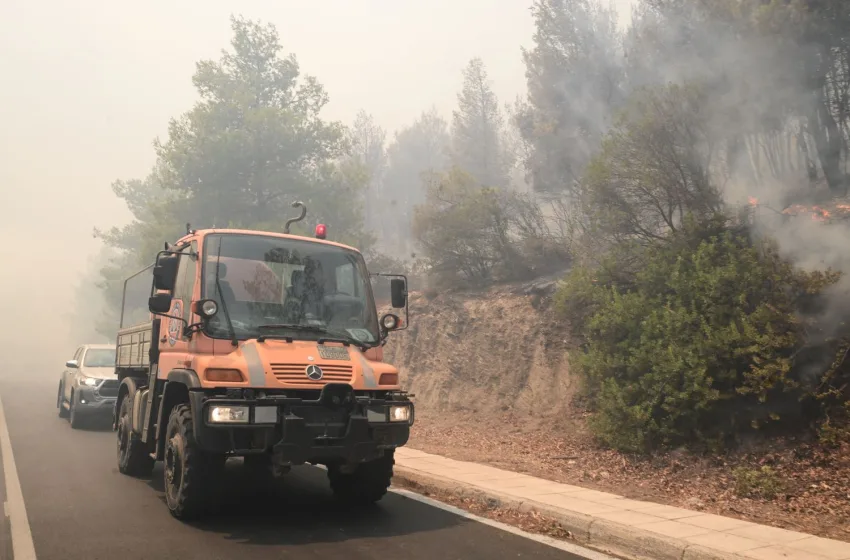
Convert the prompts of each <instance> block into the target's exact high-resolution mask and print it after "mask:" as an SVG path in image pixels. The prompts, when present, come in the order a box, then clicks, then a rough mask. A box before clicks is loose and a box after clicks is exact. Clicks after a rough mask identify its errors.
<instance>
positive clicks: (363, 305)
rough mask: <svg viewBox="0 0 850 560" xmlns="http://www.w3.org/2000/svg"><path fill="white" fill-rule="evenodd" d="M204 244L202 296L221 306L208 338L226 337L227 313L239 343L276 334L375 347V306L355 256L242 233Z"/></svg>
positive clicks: (210, 237) (211, 237)
mask: <svg viewBox="0 0 850 560" xmlns="http://www.w3.org/2000/svg"><path fill="white" fill-rule="evenodd" d="M204 245H205V246H204V252H203V254H204V255H205V256H204V263H203V279H204V281H203V286H202V296H201V297H203V298H208V299H214V300H216V301H217V302H218V303H219V311H218V313H217V314H216V315H215V316H214V317H213V318H212V319H211V320H210V321H209V323H208V325H207V331H206V332H207V334H208V335H209V336H212V337H215V338H230V336H231V333H230V329H229V326H228V322H227V318H226V316H225V310H226V312H227V315H229V316H230V322H231V323H232V325H233V331H234V333H235V335H236V337H237V338H239V339H245V338H255V337H257V336H260V335H266V336H269V335H272V336H273V335H281V336H288V337H292V338H300V339H318V338H322V337H323V336H324V337H340V338H346V339H352V340H353V341H357V342H360V343H362V344H366V345H371V344H375V343H377V342H378V340H379V333H378V319H377V316H376V314H375V304H374V300H373V299H372V292H371V287H370V284H369V282H368V278H369V276H368V272H367V271H366V264H365V262H364V261H363V257H362V256H361V255H360V254H359V253H357V252H355V251H351V250H348V249H343V248H341V247H335V246H333V245H326V244H323V243H315V242H311V241H300V240H297V239H285V238H279V237H271V236H261V235H245V234H211V235H208V236H207V237H206V240H205V242H204ZM216 264H218V266H216ZM216 270H218V281H216ZM222 301H223V304H224V305H222ZM299 327H301V328H299ZM303 327H311V328H306V329H305V328H303Z"/></svg>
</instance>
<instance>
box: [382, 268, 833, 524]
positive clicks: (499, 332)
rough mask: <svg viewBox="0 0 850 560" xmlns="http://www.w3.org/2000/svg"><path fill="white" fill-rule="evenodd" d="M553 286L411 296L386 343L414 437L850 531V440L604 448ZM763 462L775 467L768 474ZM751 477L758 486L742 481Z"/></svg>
mask: <svg viewBox="0 0 850 560" xmlns="http://www.w3.org/2000/svg"><path fill="white" fill-rule="evenodd" d="M554 287H555V286H554V282H552V281H540V282H537V283H535V284H532V285H522V286H517V285H515V286H507V287H499V288H495V289H492V290H489V291H486V292H479V293H454V294H441V295H439V296H436V297H432V298H427V297H425V296H424V295H422V294H413V295H412V296H411V319H410V322H411V324H410V328H409V329H408V330H406V331H403V332H399V333H396V334H395V335H394V336H392V337H391V341H390V342H389V343H388V344H387V346H386V348H385V351H386V358H387V359H388V361H390V362H391V363H394V364H396V365H397V366H399V368H400V370H401V375H402V380H403V381H402V384H403V386H404V387H405V388H406V389H408V390H409V391H411V392H412V393H414V394H415V395H416V398H415V401H416V404H417V423H416V426H414V429H413V433H412V434H411V441H410V445H411V446H412V447H414V448H417V449H422V450H424V451H428V452H431V453H438V454H441V455H445V456H448V457H452V458H454V459H458V460H464V461H476V462H481V463H487V464H491V465H493V466H496V467H499V468H504V469H508V470H513V471H517V472H524V473H528V474H531V475H534V476H539V477H543V478H548V479H551V480H556V481H559V482H565V483H568V484H575V485H578V486H585V487H588V488H596V489H599V490H602V491H607V492H613V493H617V494H620V495H623V496H627V497H630V498H635V499H642V500H648V501H654V502H659V503H666V504H671V505H676V506H680V507H686V508H689V509H695V510H700V511H705V512H710V513H716V514H720V515H726V516H731V517H738V518H742V519H747V520H750V521H754V522H757V523H765V524H770V525H774V526H778V527H785V528H789V529H793V530H797V531H804V532H808V533H813V534H817V535H821V536H826V537H831V538H837V539H842V540H846V541H850V491H848V488H850V446H845V447H843V448H840V449H827V448H824V447H823V446H821V445H819V444H818V443H817V442H816V441H814V440H813V439H812V438H811V437H798V438H796V439H787V440H782V441H779V440H774V441H760V442H750V443H749V444H747V445H746V446H743V445H742V447H741V448H739V449H738V450H736V451H734V452H730V453H728V454H726V455H723V456H715V455H694V454H691V453H688V452H686V451H684V450H677V451H674V452H670V453H664V454H658V455H656V456H654V457H651V458H647V457H636V456H632V455H626V454H622V453H618V452H616V451H612V450H610V449H603V448H600V447H599V446H598V445H597V444H596V442H595V440H594V439H593V437H592V436H591V434H590V433H589V431H588V429H587V422H586V420H587V415H586V412H585V411H583V410H581V409H579V408H576V407H575V406H574V405H573V400H574V399H573V397H574V395H575V394H576V391H577V390H578V380H577V379H575V378H574V377H573V376H571V375H570V369H569V364H568V353H569V350H570V341H569V340H570V339H569V328H568V326H567V325H565V324H563V323H562V322H560V321H559V320H558V319H557V317H556V315H555V312H554V309H553V303H552V293H553V290H554ZM765 467H767V469H768V471H767V472H768V473H769V474H770V476H769V477H767V478H764V477H762V478H759V473H762V472H765V471H764V468H765ZM750 477H756V478H755V480H756V482H755V483H752V482H748V480H749V478H750ZM743 483H746V484H749V485H753V484H754V485H755V487H754V490H755V491H754V492H753V491H750V492H749V494H747V493H742V484H743ZM746 484H745V485H744V486H746ZM743 489H744V490H746V489H747V488H743ZM751 490H752V489H751ZM768 491H769V492H768ZM765 494H769V496H770V497H765V496H764V495H765Z"/></svg>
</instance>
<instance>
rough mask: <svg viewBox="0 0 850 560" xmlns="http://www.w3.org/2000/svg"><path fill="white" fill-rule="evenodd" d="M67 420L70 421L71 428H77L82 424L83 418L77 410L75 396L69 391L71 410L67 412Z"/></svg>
mask: <svg viewBox="0 0 850 560" xmlns="http://www.w3.org/2000/svg"><path fill="white" fill-rule="evenodd" d="M68 420H70V422H71V429H72V430H79V429H80V428H81V427H82V425H83V418H82V417H81V416H80V413H79V412H77V397H76V395H74V393H71V411H70V412H69V413H68Z"/></svg>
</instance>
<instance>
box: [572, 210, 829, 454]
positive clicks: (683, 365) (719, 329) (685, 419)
mask: <svg viewBox="0 0 850 560" xmlns="http://www.w3.org/2000/svg"><path fill="white" fill-rule="evenodd" d="M640 260H641V263H642V264H643V268H642V269H640V270H639V271H638V272H636V273H635V274H633V275H632V274H626V275H619V274H617V266H616V256H614V257H610V258H609V261H610V262H607V263H606V264H605V265H603V266H602V267H601V268H599V269H597V270H593V271H590V270H587V269H585V268H577V269H576V270H574V271H573V272H572V274H571V275H570V276H569V277H568V278H567V281H566V282H565V283H564V285H563V287H562V288H561V289H560V293H559V295H558V298H557V302H558V305H559V309H560V310H561V312H562V313H564V314H566V315H567V316H568V317H569V318H570V319H571V320H572V321H573V323H574V324H575V325H576V326H577V327H579V329H580V334H581V335H582V337H583V342H584V345H583V352H580V353H578V355H577V356H576V357H575V360H574V362H575V363H574V365H575V366H576V369H577V370H578V371H580V372H581V373H582V374H583V376H584V379H585V381H586V389H587V392H588V395H589V397H590V399H591V402H592V404H593V406H594V408H595V411H596V414H595V415H594V417H593V418H592V421H591V426H592V428H593V429H594V431H595V433H596V434H597V435H598V436H599V437H600V438H601V439H602V440H603V441H604V442H606V443H607V444H609V445H611V446H613V447H616V448H619V449H622V450H626V451H646V450H648V449H651V448H653V447H657V446H666V445H676V444H681V443H687V442H694V441H698V442H705V443H712V444H717V443H723V442H727V441H729V439H730V438H733V437H734V436H735V435H736V434H738V433H740V432H741V431H742V430H745V429H750V428H752V427H758V426H760V425H763V424H765V423H767V422H770V421H777V420H781V419H782V418H781V415H780V414H779V411H780V410H785V409H787V406H786V405H787V402H788V400H789V399H790V400H792V401H794V402H796V401H797V400H798V398H799V395H800V394H802V393H803V392H804V390H805V389H810V388H808V387H803V386H802V383H801V378H802V376H801V375H800V374H799V373H798V372H797V370H795V369H794V368H793V366H794V357H795V353H796V351H797V350H798V349H799V348H801V347H802V346H803V344H804V342H805V331H804V324H803V323H802V320H801V319H800V318H799V316H798V314H797V312H798V310H799V308H800V304H801V301H803V300H804V299H805V298H807V297H810V294H816V293H817V292H819V291H820V290H821V289H822V288H823V287H824V286H826V285H828V284H829V283H831V282H833V281H834V280H835V277H834V276H831V275H826V274H820V273H811V274H810V273H803V272H800V271H797V270H795V269H794V268H793V267H792V266H791V265H790V263H788V262H787V261H785V260H783V259H782V258H780V256H779V255H778V254H777V253H776V251H775V250H774V249H773V247H772V246H771V245H770V244H768V243H765V242H759V243H753V242H751V241H750V238H749V236H748V234H747V232H746V231H741V230H738V231H733V230H731V229H729V228H728V227H727V226H726V224H725V221H724V220H723V219H722V218H716V219H714V220H711V221H709V222H708V223H705V224H702V225H696V224H694V223H693V222H688V223H686V225H685V226H684V227H683V228H682V229H681V230H680V231H678V232H676V233H675V234H673V235H671V236H670V238H669V240H668V242H666V243H663V244H662V243H659V244H656V245H651V246H649V247H647V248H645V249H643V252H642V254H641V259H640ZM797 408H798V409H799V407H797Z"/></svg>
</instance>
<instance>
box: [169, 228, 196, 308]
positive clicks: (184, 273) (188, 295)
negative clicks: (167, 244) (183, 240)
mask: <svg viewBox="0 0 850 560" xmlns="http://www.w3.org/2000/svg"><path fill="white" fill-rule="evenodd" d="M197 247H198V246H197V243H196V242H194V241H193V242H192V244H191V245H188V246H186V247H185V248H184V249H183V250H182V251H180V263H179V265H178V266H177V278H176V279H175V282H174V299H178V300H180V302H181V303H182V309H183V319H185V320H186V321H187V322H188V321H189V315H190V314H191V309H190V306H191V305H192V293H193V291H194V287H195V271H196V270H197V268H198V260H197V254H198V250H197Z"/></svg>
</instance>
